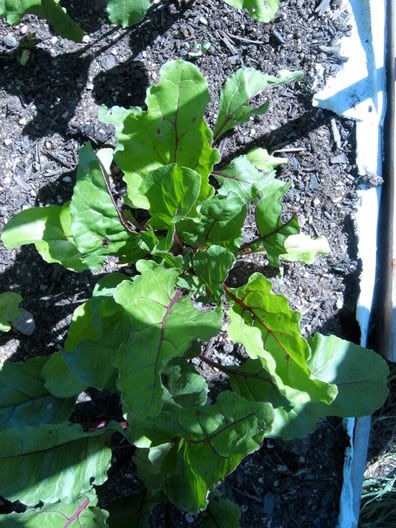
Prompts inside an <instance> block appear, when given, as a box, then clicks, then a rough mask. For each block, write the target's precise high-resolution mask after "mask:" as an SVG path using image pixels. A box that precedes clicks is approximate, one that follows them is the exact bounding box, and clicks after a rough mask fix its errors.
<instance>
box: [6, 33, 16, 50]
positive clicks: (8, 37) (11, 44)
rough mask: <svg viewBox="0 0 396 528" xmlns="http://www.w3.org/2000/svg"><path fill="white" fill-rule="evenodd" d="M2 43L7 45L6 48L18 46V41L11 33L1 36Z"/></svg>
mask: <svg viewBox="0 0 396 528" xmlns="http://www.w3.org/2000/svg"><path fill="white" fill-rule="evenodd" d="M3 44H4V45H5V46H7V48H16V47H17V46H18V41H17V39H16V38H15V37H13V36H12V35H6V36H5V37H4V38H3Z"/></svg>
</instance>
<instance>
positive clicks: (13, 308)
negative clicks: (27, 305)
mask: <svg viewBox="0 0 396 528" xmlns="http://www.w3.org/2000/svg"><path fill="white" fill-rule="evenodd" d="M21 302H22V297H21V296H20V295H19V293H14V292H2V293H0V332H9V331H10V330H11V323H12V322H13V321H15V319H16V318H17V317H18V316H19V315H21V313H22V310H21V309H20V308H19V305H20V304H21Z"/></svg>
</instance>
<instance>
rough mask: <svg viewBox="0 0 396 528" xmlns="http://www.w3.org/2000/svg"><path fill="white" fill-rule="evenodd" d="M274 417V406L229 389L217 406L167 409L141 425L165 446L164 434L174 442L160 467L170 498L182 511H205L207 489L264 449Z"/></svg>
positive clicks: (215, 404) (146, 432)
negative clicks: (265, 437) (247, 458)
mask: <svg viewBox="0 0 396 528" xmlns="http://www.w3.org/2000/svg"><path fill="white" fill-rule="evenodd" d="M272 417H273V413H272V408H271V405H268V404H266V403H256V402H250V401H247V400H245V399H244V398H241V397H239V396H238V395H237V394H234V393H232V392H228V391H226V392H222V393H221V394H220V395H219V397H218V399H217V401H216V403H214V404H213V405H210V406H205V407H198V408H193V409H177V410H174V411H168V412H166V411H164V412H162V413H161V414H160V415H159V416H158V417H156V418H151V419H148V420H147V421H146V422H145V425H144V426H143V429H144V427H146V431H145V434H146V436H147V437H148V438H152V439H154V441H155V440H156V439H159V443H163V442H161V434H159V433H162V436H168V438H169V439H173V444H174V445H173V447H172V448H171V449H170V450H169V452H168V453H167V454H166V456H165V457H164V458H163V461H162V464H161V475H162V478H163V479H164V491H165V493H166V495H167V496H168V497H169V499H170V500H171V501H172V502H173V503H174V504H175V505H176V506H177V507H178V508H180V509H182V510H184V511H190V512H197V511H200V510H202V509H205V507H206V497H207V494H208V491H209V490H211V489H213V488H214V487H215V486H216V485H217V484H218V483H219V482H220V481H221V480H223V479H224V478H225V477H226V476H227V475H228V474H229V473H231V472H232V471H233V470H234V469H235V468H236V467H237V465H238V464H239V463H240V461H241V460H242V458H243V457H245V456H246V455H248V454H249V453H252V452H253V451H256V450H257V449H259V448H260V446H261V443H262V441H263V438H264V435H265V433H266V432H267V431H268V430H269V429H270V426H271V421H272ZM177 438H179V439H180V440H179V441H178V443H177V444H176V439H177Z"/></svg>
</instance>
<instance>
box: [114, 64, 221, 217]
mask: <svg viewBox="0 0 396 528" xmlns="http://www.w3.org/2000/svg"><path fill="white" fill-rule="evenodd" d="M208 101H209V93H208V85H207V82H206V79H205V78H204V77H203V76H202V75H201V73H200V72H199V70H198V69H197V68H196V67H195V66H194V65H193V64H190V63H188V62H184V61H181V60H177V61H171V62H168V63H167V64H165V65H164V66H163V67H162V69H161V74H160V82H159V84H158V85H155V86H152V87H150V88H149V89H148V91H147V97H146V105H147V111H145V112H142V113H141V114H140V115H137V114H136V113H132V114H130V115H128V117H127V118H126V119H125V121H124V127H123V129H122V132H121V133H120V137H119V146H118V151H117V153H116V162H117V164H118V166H119V167H120V169H122V171H123V172H124V173H125V175H126V181H127V183H128V196H129V202H130V204H132V205H133V206H134V207H139V208H146V209H148V207H149V204H148V201H147V199H145V197H144V195H142V194H141V193H140V192H139V187H140V185H141V182H142V178H144V176H146V175H147V174H148V173H149V172H151V171H153V170H156V169H158V168H159V167H161V166H163V165H170V164H173V163H177V164H178V165H180V166H183V167H188V168H190V169H192V170H195V171H196V172H198V173H199V174H200V175H201V191H200V200H203V199H205V198H207V197H208V196H210V195H211V194H212V192H213V191H212V188H211V186H210V185H209V183H208V175H209V173H210V172H211V170H212V168H213V165H214V164H215V163H217V162H218V161H219V153H218V151H217V150H216V149H213V148H212V147H211V143H212V133H211V132H210V130H209V128H208V127H207V125H206V124H205V122H204V121H203V115H204V111H205V108H206V105H207V103H208Z"/></svg>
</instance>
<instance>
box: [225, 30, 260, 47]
mask: <svg viewBox="0 0 396 528" xmlns="http://www.w3.org/2000/svg"><path fill="white" fill-rule="evenodd" d="M227 35H228V36H229V37H230V38H231V39H234V40H240V41H241V42H247V43H248V44H258V45H259V46H262V45H263V44H264V42H262V41H261V40H251V39H248V38H245V37H239V36H238V35H233V34H231V33H227Z"/></svg>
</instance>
